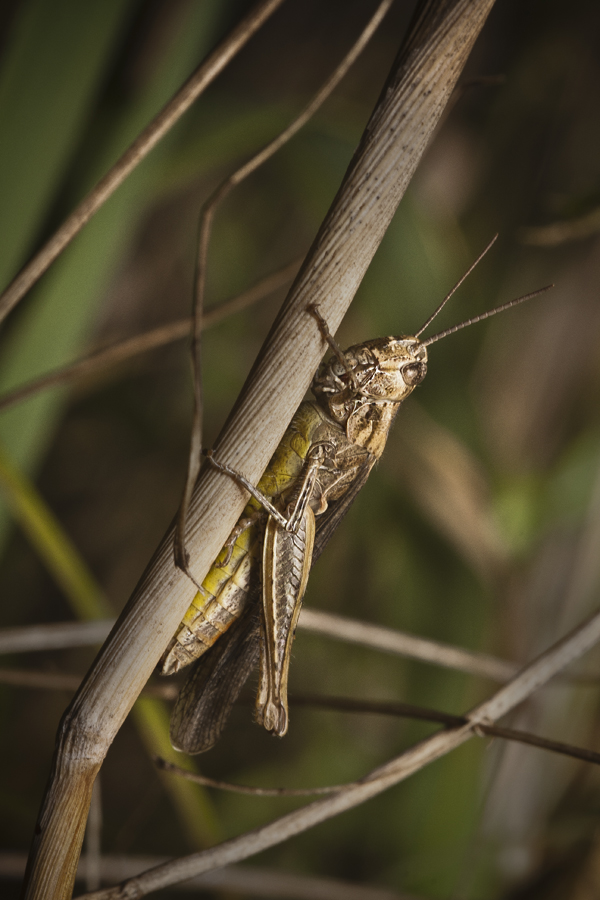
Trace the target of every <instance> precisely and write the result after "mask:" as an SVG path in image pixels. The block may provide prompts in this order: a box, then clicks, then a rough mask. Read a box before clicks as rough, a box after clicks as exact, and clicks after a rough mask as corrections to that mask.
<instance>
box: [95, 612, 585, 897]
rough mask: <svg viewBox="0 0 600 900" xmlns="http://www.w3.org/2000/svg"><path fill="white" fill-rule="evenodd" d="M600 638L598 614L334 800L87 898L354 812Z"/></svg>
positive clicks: (225, 858) (131, 893) (187, 874)
mask: <svg viewBox="0 0 600 900" xmlns="http://www.w3.org/2000/svg"><path fill="white" fill-rule="evenodd" d="M599 640H600V613H596V614H595V615H594V616H592V618H590V619H588V620H587V621H586V622H584V623H583V624H582V625H580V626H579V627H578V628H576V629H575V630H574V631H572V632H571V633H570V634H568V635H567V636H566V637H564V638H562V640H560V641H558V642H557V643H556V644H554V646H553V647H551V648H550V649H549V650H547V651H546V652H545V653H542V654H541V656H539V657H538V658H537V659H536V660H534V662H532V663H530V664H529V665H528V666H526V667H525V668H524V669H523V671H522V672H521V673H520V674H519V675H517V676H516V677H515V678H513V679H512V681H510V682H509V683H508V684H507V685H505V686H504V687H502V688H500V690H499V691H497V693H495V694H494V695H493V696H492V697H490V699H489V700H486V701H485V702H484V703H481V704H479V706H476V707H475V709H473V710H472V711H471V712H470V713H469V714H468V716H467V717H466V719H467V721H466V723H465V724H463V725H459V726H457V727H454V728H448V729H445V730H444V731H439V732H437V733H436V734H434V735H432V736H431V737H429V738H426V739H425V740H424V741H421V742H420V743H418V744H416V745H415V746H414V747H411V748H410V749H409V750H406V751H405V752H404V753H402V754H401V755H400V756H398V757H397V758H396V759H393V760H391V761H390V762H389V763H387V764H386V765H384V766H381V767H380V768H378V769H375V770H374V771H373V772H371V773H370V774H369V775H367V777H366V778H364V779H362V781H360V782H358V783H357V784H355V785H352V786H350V787H348V788H346V789H344V790H342V791H340V792H339V793H338V794H335V795H334V796H333V797H328V798H327V799H325V800H317V801H315V802H314V803H310V804H309V805H308V806H305V807H303V808H302V809H299V810H296V811H295V812H293V813H289V814H288V815H286V816H281V817H280V818H279V819H276V820H275V821H274V822H270V823H269V824H268V825H264V826H263V827H262V828H256V829H254V831H250V832H247V833H246V834H243V835H241V836H240V837H237V838H233V839H232V840H229V841H225V842H224V843H222V844H220V845H219V846H217V847H213V848H211V849H210V850H204V851H203V852H201V853H194V854H191V855H190V856H186V857H183V858H182V859H177V860H173V861H172V862H168V863H165V864H164V865H162V866H158V867H157V868H155V869H151V870H150V871H148V872H145V873H144V874H143V875H140V876H138V877H137V878H132V879H129V880H128V881H126V882H124V883H123V884H121V885H117V886H116V887H114V888H107V889H105V890H101V891H95V892H94V893H92V894H85V895H83V896H82V898H81V900H84V898H85V900H132V898H136V900H137V898H139V897H143V896H145V895H146V894H149V893H150V892H151V891H156V890H160V889H161V888H165V887H168V886H169V885H171V884H175V883H177V882H179V881H185V880H187V879H188V878H194V877H196V876H198V875H200V874H202V873H203V872H207V871H210V870H211V869H213V868H218V867H220V866H225V865H229V864H231V863H234V862H237V861H239V860H241V859H247V858H248V857H250V856H254V855H255V854H256V853H260V852H261V851H262V850H266V849H267V848H268V847H273V846H275V845H276V844H280V843H282V841H285V840H287V839H288V838H290V837H294V836H295V835H297V834H300V833H301V832H302V831H306V830H307V829H309V828H312V827H314V826H315V825H318V824H319V823H320V822H324V821H325V820H327V819H330V818H332V817H333V816H336V815H339V813H342V812H345V811H346V810H348V809H352V808H353V807H355V806H358V805H359V804H361V803H364V802H365V801H366V800H370V799H371V798H372V797H376V796H377V794H380V793H382V792H383V791H385V790H387V789H388V788H390V787H392V786H393V785H395V784H398V782H400V781H404V780H405V779H406V778H408V777H410V776H411V775H413V774H414V773H415V772H418V771H419V770H420V769H422V768H424V767H425V766H426V765H428V764H429V763H431V762H434V761H435V760H436V759H439V758H440V757H441V756H444V755H445V754H446V753H449V752H450V751H451V750H454V749H456V748H457V747H460V745H461V744H464V743H465V742H466V741H468V740H469V739H470V738H471V737H473V735H474V734H477V731H478V726H479V725H480V724H481V725H487V724H488V723H489V722H494V721H496V720H497V719H499V718H501V717H502V716H504V715H506V713H507V712H509V711H510V710H511V709H514V707H515V706H518V705H519V704H520V703H522V702H523V700H525V699H526V698H527V697H529V696H530V695H531V694H533V693H534V692H535V691H536V690H537V689H538V688H539V687H541V686H542V685H543V684H546V683H547V682H548V681H549V680H550V679H551V678H552V677H554V675H556V674H557V673H558V672H560V671H562V669H564V667H565V666H567V665H568V664H569V663H570V662H573V660H575V659H579V657H580V656H582V655H583V654H584V653H586V652H587V651H588V650H590V649H591V648H592V647H593V646H594V645H595V644H596V643H597V642H598V641H599Z"/></svg>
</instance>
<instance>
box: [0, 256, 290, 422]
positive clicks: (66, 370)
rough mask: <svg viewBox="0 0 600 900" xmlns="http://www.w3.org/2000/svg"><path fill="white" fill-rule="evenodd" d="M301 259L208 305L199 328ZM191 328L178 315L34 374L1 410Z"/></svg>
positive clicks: (262, 291)
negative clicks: (49, 369)
mask: <svg viewBox="0 0 600 900" xmlns="http://www.w3.org/2000/svg"><path fill="white" fill-rule="evenodd" d="M301 262H302V260H301V259H296V260H294V261H293V262H291V263H288V265H287V266H283V268H281V269H278V270H277V271H276V272H272V273H271V274H270V275H267V276H266V278H263V279H261V281H259V282H258V283H257V284H255V285H253V286H252V287H251V288H248V290H247V291H243V292H242V293H241V294H238V295H237V297H232V298H231V300H226V301H225V302H224V303H220V304H219V306H217V307H215V308H214V309H209V310H208V311H207V312H206V313H205V314H204V315H203V317H202V329H206V328H211V327H212V326H213V325H217V324H218V323H219V322H222V321H223V319H225V318H227V316H231V315H234V313H238V312H241V311H242V310H243V309H247V308H248V307H249V306H252V304H254V303H257V302H258V301H259V300H262V299H263V298H264V297H267V296H268V295H269V294H272V293H273V292H274V291H276V290H278V289H279V288H281V287H283V286H284V285H285V284H288V283H289V281H290V280H291V279H292V278H293V277H294V275H295V274H296V272H297V271H298V268H299V267H300V263H301ZM191 328H192V320H191V317H189V316H188V318H186V319H178V320H177V321H176V322H169V323H168V324H167V325H160V326H159V327H158V328H152V329H151V330H150V331H145V332H144V333H143V334H136V335H135V337H132V338H127V339H126V340H124V341H118V342H117V343H115V344H111V345H110V346H108V347H102V348H101V349H100V350H97V351H96V352H95V353H90V354H89V356H86V357H84V358H83V359H80V360H78V361H77V362H74V363H70V364H69V365H67V366H63V367H62V368H60V369H55V371H54V372H49V373H48V374H46V375H41V376H40V377H39V378H34V379H33V380H32V381H29V382H27V383H26V384H24V385H21V386H19V387H17V388H15V389H14V390H12V391H8V393H6V394H4V395H3V396H2V397H0V412H2V411H3V410H5V409H8V408H9V407H11V406H14V405H15V404H16V403H20V402H21V401H22V400H26V399H27V398H28V397H31V396H33V395H34V394H37V393H38V392H39V391H43V390H45V389H47V388H50V387H55V386H56V385H59V384H66V383H67V382H69V381H74V380H75V379H77V378H83V377H85V376H86V375H90V374H91V373H93V372H98V371H100V370H101V369H106V368H109V367H110V366H115V365H116V364H117V363H121V362H125V360H128V359H132V358H133V357H135V356H139V355H140V354H141V353H147V352H148V351H149V350H155V349H156V348H157V347H164V346H165V345H166V344H171V343H173V342H174V341H179V340H181V339H182V338H186V337H188V336H189V334H190V331H191Z"/></svg>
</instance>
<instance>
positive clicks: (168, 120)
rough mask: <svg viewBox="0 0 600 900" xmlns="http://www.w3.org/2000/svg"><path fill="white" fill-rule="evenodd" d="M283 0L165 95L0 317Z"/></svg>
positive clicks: (270, 2) (259, 13) (259, 11)
mask: <svg viewBox="0 0 600 900" xmlns="http://www.w3.org/2000/svg"><path fill="white" fill-rule="evenodd" d="M282 3H283V0H261V2H260V3H258V4H257V5H256V6H255V7H254V9H253V10H251V12H250V13H249V14H248V15H247V16H246V17H245V18H244V19H242V21H241V22H240V23H239V24H238V25H237V26H236V27H235V28H234V29H233V31H232V32H231V33H230V34H229V35H228V36H227V37H226V38H225V40H224V41H222V43H221V44H220V45H219V46H218V47H217V48H216V50H214V51H213V52H212V53H211V54H210V55H209V56H208V58H207V59H206V60H205V61H204V62H203V63H202V64H201V65H200V66H198V68H197V69H196V71H195V72H194V73H193V75H192V76H191V77H190V78H189V79H188V80H187V81H186V83H185V84H184V85H183V87H182V88H181V89H180V90H179V91H178V92H177V93H176V94H175V96H174V97H173V98H172V99H171V100H169V102H168V103H167V104H166V106H164V107H163V108H162V109H161V111H160V112H159V113H158V115H157V116H156V117H155V118H154V119H153V120H152V122H150V124H149V125H147V126H146V128H144V130H143V131H142V132H141V134H140V135H139V137H138V138H136V140H135V141H134V142H133V144H131V146H130V147H128V149H127V150H126V151H125V153H123V155H122V156H121V157H120V158H119V159H118V160H117V162H116V163H115V164H114V166H113V167H112V169H111V170H110V171H109V172H107V174H106V175H105V176H104V177H103V178H102V179H101V180H100V181H99V182H98V184H97V185H96V186H95V187H94V188H93V189H92V190H91V191H90V193H89V194H87V196H86V197H84V198H83V200H82V201H81V203H80V204H79V205H78V206H77V207H76V208H75V209H74V210H73V212H72V213H71V214H70V216H68V217H67V219H65V221H64V222H63V224H62V225H61V226H60V228H59V229H58V230H57V231H56V232H55V233H54V234H53V235H52V237H51V238H50V240H49V241H48V242H47V243H46V244H44V246H43V247H42V249H41V250H40V251H39V252H38V253H36V255H35V256H34V257H33V259H32V260H31V261H30V262H29V263H28V264H27V265H26V266H25V268H24V269H22V270H21V272H19V274H18V275H17V277H16V278H15V279H14V280H13V281H12V282H11V284H10V285H9V286H8V287H7V288H6V290H5V291H4V292H3V293H2V295H0V322H2V321H3V320H4V319H5V318H6V316H7V315H8V314H9V312H10V311H11V310H12V309H14V307H15V306H16V305H17V303H18V302H19V300H21V299H22V298H23V297H24V296H25V294H26V293H27V291H29V290H30V289H31V288H32V287H33V285H34V284H35V283H36V281H38V280H39V279H40V278H41V276H42V275H43V274H44V272H45V271H46V269H47V268H48V267H49V266H50V265H52V263H53V262H54V260H55V259H56V258H57V256H60V254H61V253H62V251H63V250H64V249H65V247H67V246H68V245H69V244H70V243H71V241H72V240H73V238H74V237H75V235H77V234H78V233H79V232H80V231H81V229H82V228H83V226H84V225H85V224H86V223H87V222H89V220H90V219H91V218H92V216H93V215H94V213H96V212H98V210H99V209H100V207H101V206H102V205H103V204H104V203H106V201H107V200H108V198H109V197H110V196H111V195H112V194H114V192H115V191H116V189H117V188H118V187H119V185H120V184H122V183H123V182H124V181H125V179H126V178H127V176H128V175H130V174H131V173H132V172H133V170H134V169H135V168H136V167H137V166H138V165H139V163H141V161H142V160H143V159H144V158H145V157H146V156H147V155H148V154H149V153H150V151H151V150H152V149H153V148H154V147H155V146H156V144H158V142H159V141H160V140H161V138H163V137H164V136H165V134H167V133H168V132H169V131H170V130H171V128H172V127H173V125H175V123H176V122H177V121H178V120H179V119H180V118H181V116H182V115H183V114H184V113H185V112H187V110H188V109H189V108H190V106H191V105H192V103H193V102H194V101H195V100H197V99H198V97H199V96H200V94H202V93H203V91H205V90H206V88H207V87H208V85H209V84H210V83H211V82H212V81H214V80H215V78H216V77H217V75H218V74H219V73H220V72H221V71H222V70H223V69H224V68H225V66H226V65H227V64H228V63H229V62H230V61H231V60H232V59H233V57H234V56H235V55H236V54H237V53H238V52H239V51H240V50H241V48H242V47H243V46H244V44H246V43H247V42H248V41H249V40H250V38H251V37H252V35H253V34H255V33H256V32H257V31H258V30H259V28H261V26H262V25H263V24H264V22H265V21H266V20H267V19H268V18H269V16H271V15H272V14H273V13H274V12H275V10H276V9H277V8H278V7H279V6H281V4H282Z"/></svg>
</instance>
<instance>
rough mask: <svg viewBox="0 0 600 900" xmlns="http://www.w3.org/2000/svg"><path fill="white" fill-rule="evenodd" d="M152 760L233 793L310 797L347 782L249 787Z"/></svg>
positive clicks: (331, 791) (162, 767) (163, 768)
mask: <svg viewBox="0 0 600 900" xmlns="http://www.w3.org/2000/svg"><path fill="white" fill-rule="evenodd" d="M154 762H155V763H156V765H157V767H158V768H159V769H160V770H161V771H163V772H168V773H170V774H171V775H178V776H179V777H180V778H184V779H185V780H186V781H194V782H195V783H196V784H203V785H205V786H206V787H212V788H217V789H218V790H221V791H230V792H231V793H233V794H247V795H250V796H252V797H311V796H313V795H314V794H335V793H337V792H338V791H341V790H342V788H344V787H347V784H334V785H326V786H325V787H315V788H262V787H251V786H250V785H247V784H232V783H231V782H230V781H218V780H217V779H215V778H208V776H206V775H198V773H196V772H189V771H188V770H187V769H182V768H181V766H176V765H175V763H172V762H169V761H168V760H166V759H163V758H162V757H161V756H155V757H154Z"/></svg>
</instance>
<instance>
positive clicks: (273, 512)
mask: <svg viewBox="0 0 600 900" xmlns="http://www.w3.org/2000/svg"><path fill="white" fill-rule="evenodd" d="M203 452H204V455H205V456H206V458H207V459H208V461H209V463H210V464H211V465H212V466H214V467H215V469H218V470H219V472H223V474H224V475H229V477H230V478H233V480H234V481H235V482H237V483H238V484H239V485H240V486H241V487H243V488H245V489H246V490H247V491H248V492H249V493H250V494H252V496H253V497H254V499H255V500H257V501H258V502H259V503H260V505H261V506H263V507H264V508H265V509H266V511H267V512H268V513H269V515H270V516H272V517H273V518H274V519H275V521H276V522H277V523H278V524H279V525H281V527H282V528H287V524H288V520H287V519H286V518H285V516H282V515H281V513H280V512H279V510H278V509H276V508H275V507H274V506H273V504H272V503H271V501H270V500H268V499H267V497H265V495H264V494H262V493H261V492H260V491H259V490H258V489H257V488H255V487H254V485H253V484H251V483H250V482H249V481H248V479H247V478H246V477H245V476H244V475H242V474H241V472H236V470H235V469H232V468H231V466H228V465H226V463H222V462H219V461H218V460H216V459H215V458H214V456H213V453H212V450H204V451H203Z"/></svg>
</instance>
